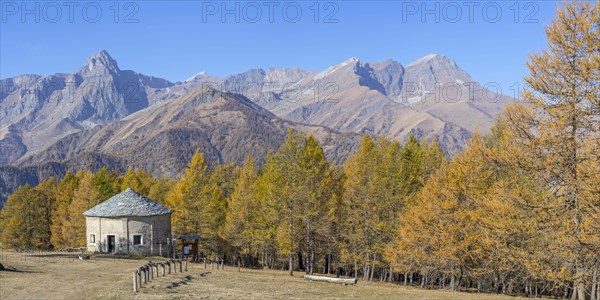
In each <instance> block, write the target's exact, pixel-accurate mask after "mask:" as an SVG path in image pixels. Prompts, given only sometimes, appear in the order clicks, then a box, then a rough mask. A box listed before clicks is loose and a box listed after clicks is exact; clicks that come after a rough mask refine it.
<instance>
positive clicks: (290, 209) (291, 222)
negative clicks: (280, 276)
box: [289, 207, 294, 276]
mask: <svg viewBox="0 0 600 300" xmlns="http://www.w3.org/2000/svg"><path fill="white" fill-rule="evenodd" d="M289 213H290V215H289V217H290V228H289V230H290V249H289V251H290V257H289V259H290V266H289V268H290V270H289V275H290V276H294V245H293V241H292V239H293V237H294V235H293V233H294V215H293V210H292V208H291V207H290V208H289Z"/></svg>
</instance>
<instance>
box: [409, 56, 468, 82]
mask: <svg viewBox="0 0 600 300" xmlns="http://www.w3.org/2000/svg"><path fill="white" fill-rule="evenodd" d="M404 80H405V82H407V81H408V82H414V83H421V84H425V85H427V86H434V85H437V84H445V83H462V82H471V81H473V79H472V78H471V76H470V75H469V74H468V73H467V72H465V71H464V70H463V69H461V68H460V67H459V66H458V64H456V62H455V61H453V60H451V59H449V58H448V57H446V56H444V55H441V54H436V53H432V54H428V55H426V56H424V57H421V58H419V59H417V60H416V61H414V62H412V63H410V64H408V65H407V66H406V78H404Z"/></svg>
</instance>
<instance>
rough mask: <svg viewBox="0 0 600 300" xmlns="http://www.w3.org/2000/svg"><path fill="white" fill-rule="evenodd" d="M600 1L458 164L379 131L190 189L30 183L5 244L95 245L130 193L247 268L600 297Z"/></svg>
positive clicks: (186, 185) (429, 146) (568, 30)
mask: <svg viewBox="0 0 600 300" xmlns="http://www.w3.org/2000/svg"><path fill="white" fill-rule="evenodd" d="M599 27H600V3H597V2H596V3H588V2H572V3H565V4H564V5H563V7H562V8H561V9H559V10H558V13H557V17H556V19H555V20H553V21H552V24H551V25H549V26H548V27H547V29H546V33H547V36H548V41H549V47H548V49H546V50H543V51H541V52H540V53H538V54H534V55H532V56H531V58H530V61H529V62H528V63H527V66H528V68H529V70H530V75H529V76H527V77H526V78H525V82H526V83H527V86H528V88H527V89H526V90H525V91H524V92H523V101H520V102H516V103H512V104H510V105H508V106H507V107H506V109H505V111H504V113H503V114H502V115H501V116H499V117H498V120H497V122H496V124H495V125H494V126H493V128H492V129H491V131H490V133H488V134H486V135H481V134H479V133H476V134H475V135H474V137H473V138H472V140H471V142H470V143H469V145H468V147H467V149H466V150H465V151H463V152H462V153H459V154H457V155H455V156H454V157H452V158H451V159H447V158H446V156H445V155H444V154H443V152H442V151H441V149H440V147H439V145H438V144H437V141H435V140H434V141H431V142H427V141H419V140H417V139H416V138H415V137H414V136H410V138H408V140H407V141H406V142H405V143H400V142H398V141H392V140H388V139H385V138H382V137H379V138H373V137H371V136H370V135H368V134H366V135H364V136H363V137H362V139H361V142H360V147H359V149H358V151H357V152H356V153H354V154H353V155H352V156H350V157H349V158H348V159H347V160H346V161H345V162H344V163H343V164H342V165H336V164H334V163H332V162H330V161H328V160H327V159H326V158H325V155H324V153H323V149H322V147H321V146H320V145H319V143H318V142H317V141H316V140H315V138H314V137H312V136H304V135H301V134H299V133H297V132H294V131H292V130H290V131H289V133H288V136H287V138H286V140H285V142H284V143H283V144H282V145H281V147H280V148H279V149H277V150H276V151H272V152H270V153H269V154H268V155H267V156H266V157H265V159H264V161H261V162H260V163H257V162H256V161H254V159H253V158H252V157H249V158H247V160H246V161H245V163H244V164H243V165H240V166H237V165H234V164H228V165H219V166H216V167H214V168H209V166H208V164H207V162H206V161H205V159H204V156H203V155H202V154H201V153H197V154H196V155H194V157H193V158H192V160H191V162H190V163H189V165H188V167H187V169H186V170H185V171H184V173H183V174H182V175H181V177H180V178H178V179H177V180H170V179H164V178H152V176H150V175H149V174H148V173H147V172H145V171H143V170H134V169H133V168H130V169H129V170H128V172H127V173H126V174H124V175H120V174H116V173H113V172H111V171H109V170H107V169H102V170H100V171H99V172H98V173H96V174H93V173H91V172H89V171H79V172H77V173H76V174H71V173H69V174H67V175H66V176H65V177H64V178H63V179H62V180H61V181H57V180H55V179H52V178H51V179H49V180H46V181H44V182H42V183H41V184H40V185H38V186H36V187H30V186H23V187H21V188H19V189H18V190H17V191H15V192H14V193H13V194H12V195H11V196H10V197H9V199H8V202H7V205H6V207H5V208H4V209H3V210H2V211H1V212H0V232H1V233H2V238H1V240H2V243H3V246H5V247H13V248H38V249H49V248H55V249H56V248H62V247H70V246H85V236H84V235H85V227H84V226H85V222H84V219H83V215H82V212H83V211H85V210H87V209H88V208H90V207H92V206H94V205H96V204H98V203H101V202H102V201H104V200H106V199H108V198H109V197H110V196H112V195H114V194H116V193H118V192H120V191H121V190H124V189H125V188H127V187H131V188H133V189H135V190H136V191H138V192H140V193H142V194H144V195H147V196H148V197H149V198H151V199H153V200H155V201H157V202H159V203H162V204H164V205H166V206H168V207H169V208H171V209H173V210H174V211H175V212H174V214H173V222H172V223H173V232H174V234H175V235H183V234H197V235H200V236H201V238H202V242H201V251H202V252H203V254H204V255H207V256H218V257H221V258H223V257H224V258H226V260H227V261H228V262H229V263H237V264H240V265H243V266H245V267H256V268H278V269H284V270H287V271H288V272H289V274H290V275H292V274H293V272H294V271H304V272H306V273H309V274H312V273H329V274H331V273H333V274H340V275H346V276H354V277H360V278H362V279H363V280H379V281H395V282H401V283H404V284H411V285H420V286H421V287H423V288H447V289H452V290H472V291H478V292H492V293H505V294H519V295H527V296H553V297H560V298H568V297H571V298H572V299H579V300H585V299H592V300H598V299H600V118H599V116H600V100H599V99H600V72H599V70H600V50H599V49H600V30H599Z"/></svg>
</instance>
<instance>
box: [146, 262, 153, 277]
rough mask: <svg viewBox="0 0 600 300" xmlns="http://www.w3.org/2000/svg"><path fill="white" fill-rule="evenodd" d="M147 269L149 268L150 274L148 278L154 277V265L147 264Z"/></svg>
mask: <svg viewBox="0 0 600 300" xmlns="http://www.w3.org/2000/svg"><path fill="white" fill-rule="evenodd" d="M146 269H148V275H150V277H149V278H148V280H152V279H154V269H152V265H150V264H146Z"/></svg>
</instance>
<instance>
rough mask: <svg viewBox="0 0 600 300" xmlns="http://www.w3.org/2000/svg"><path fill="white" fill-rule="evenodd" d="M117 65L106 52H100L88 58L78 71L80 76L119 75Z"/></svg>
mask: <svg viewBox="0 0 600 300" xmlns="http://www.w3.org/2000/svg"><path fill="white" fill-rule="evenodd" d="M120 71H121V69H119V65H118V64H117V61H116V60H114V59H113V58H112V57H111V56H110V54H108V52H106V50H101V51H99V52H97V53H94V54H93V55H92V56H90V57H89V58H88V60H87V62H86V63H85V65H84V66H83V67H81V68H80V69H79V72H78V73H80V74H85V75H106V74H107V73H119V72H120Z"/></svg>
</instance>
